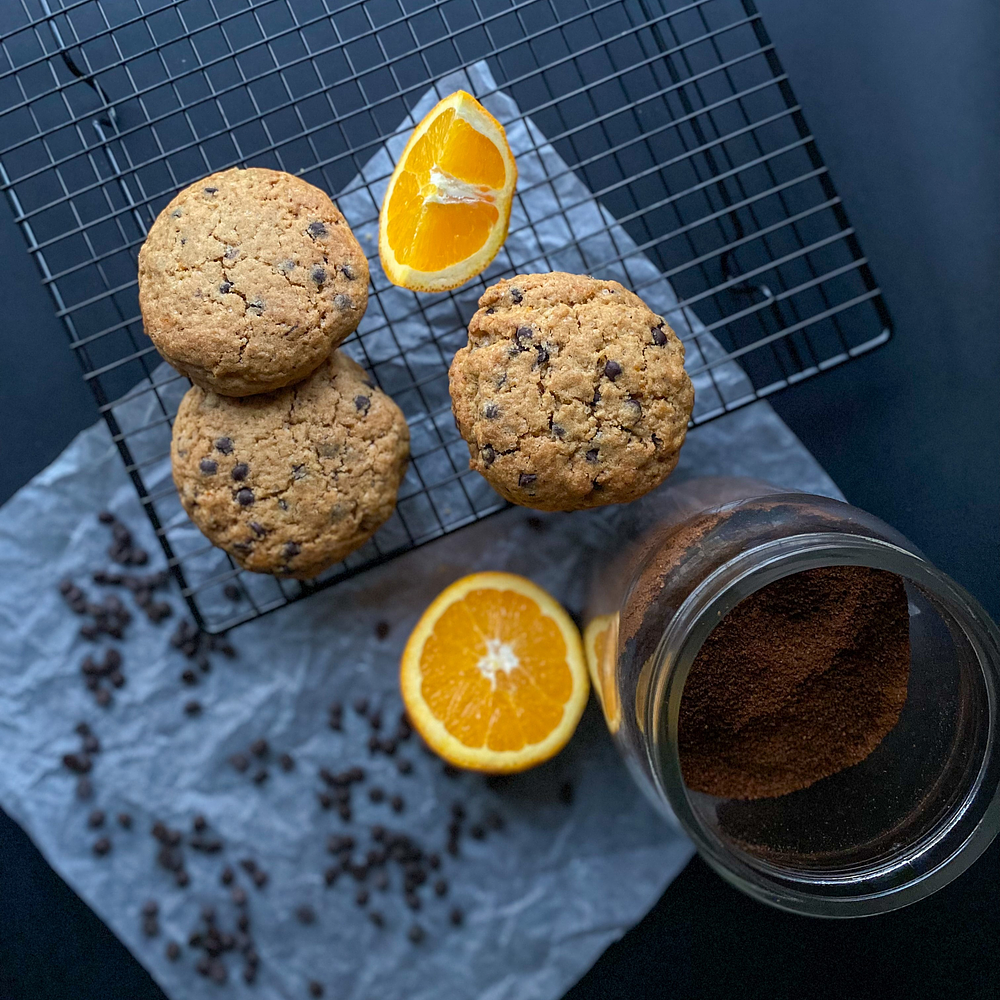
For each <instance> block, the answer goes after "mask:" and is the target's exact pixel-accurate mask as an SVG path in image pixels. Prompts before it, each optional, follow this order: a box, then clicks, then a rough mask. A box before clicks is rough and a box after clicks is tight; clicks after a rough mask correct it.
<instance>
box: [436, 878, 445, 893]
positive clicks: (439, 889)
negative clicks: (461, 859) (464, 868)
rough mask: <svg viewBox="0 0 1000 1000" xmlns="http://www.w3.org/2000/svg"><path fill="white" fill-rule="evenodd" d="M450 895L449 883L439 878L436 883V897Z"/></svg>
mask: <svg viewBox="0 0 1000 1000" xmlns="http://www.w3.org/2000/svg"><path fill="white" fill-rule="evenodd" d="M447 893H448V883H447V882H446V881H445V880H444V879H443V878H439V879H438V880H437V881H436V882H435V883H434V895H435V896H445V895H447Z"/></svg>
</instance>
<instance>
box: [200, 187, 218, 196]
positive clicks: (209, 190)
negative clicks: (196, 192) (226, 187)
mask: <svg viewBox="0 0 1000 1000" xmlns="http://www.w3.org/2000/svg"><path fill="white" fill-rule="evenodd" d="M202 190H203V191H204V192H205V194H218V193H219V189H218V188H216V187H211V188H203V189H202Z"/></svg>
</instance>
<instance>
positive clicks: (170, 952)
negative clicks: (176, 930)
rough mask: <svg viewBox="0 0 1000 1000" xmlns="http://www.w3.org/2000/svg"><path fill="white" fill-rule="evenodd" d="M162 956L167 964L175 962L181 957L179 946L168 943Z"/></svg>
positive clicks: (173, 942)
mask: <svg viewBox="0 0 1000 1000" xmlns="http://www.w3.org/2000/svg"><path fill="white" fill-rule="evenodd" d="M164 954H165V955H166V956H167V961H168V962H176V961H177V959H179V958H180V957H181V946H180V945H179V944H178V943H177V942H176V941H168V942H167V948H166V951H165V952H164Z"/></svg>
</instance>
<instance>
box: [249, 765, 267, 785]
mask: <svg viewBox="0 0 1000 1000" xmlns="http://www.w3.org/2000/svg"><path fill="white" fill-rule="evenodd" d="M268 777H269V775H268V773H267V768H266V767H261V768H259V769H258V770H257V772H256V773H255V774H254V776H253V783H254V784H255V785H263V784H264V782H265V781H267V779H268Z"/></svg>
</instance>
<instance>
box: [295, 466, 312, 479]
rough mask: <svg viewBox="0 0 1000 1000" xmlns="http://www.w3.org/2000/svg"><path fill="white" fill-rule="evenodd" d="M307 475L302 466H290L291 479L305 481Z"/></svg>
mask: <svg viewBox="0 0 1000 1000" xmlns="http://www.w3.org/2000/svg"><path fill="white" fill-rule="evenodd" d="M308 474H309V473H308V472H307V471H306V467H305V466H304V465H293V466H292V479H295V480H299V479H305V478H306V476H307V475H308Z"/></svg>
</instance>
